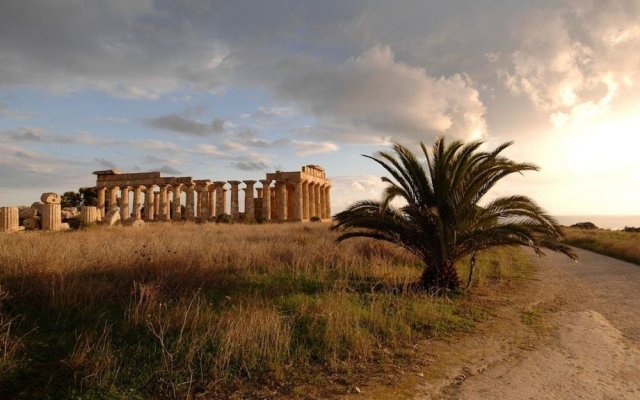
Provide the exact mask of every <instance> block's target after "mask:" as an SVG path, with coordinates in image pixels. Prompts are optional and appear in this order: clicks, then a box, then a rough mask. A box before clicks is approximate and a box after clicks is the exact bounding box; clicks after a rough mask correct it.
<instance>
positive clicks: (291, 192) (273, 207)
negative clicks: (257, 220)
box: [260, 180, 331, 221]
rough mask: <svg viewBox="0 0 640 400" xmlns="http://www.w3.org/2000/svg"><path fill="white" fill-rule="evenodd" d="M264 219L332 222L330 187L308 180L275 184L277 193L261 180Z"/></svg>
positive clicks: (267, 182)
mask: <svg viewBox="0 0 640 400" xmlns="http://www.w3.org/2000/svg"><path fill="white" fill-rule="evenodd" d="M260 182H262V188H263V190H262V215H263V217H264V218H265V219H277V220H279V221H288V220H289V221H291V220H292V221H303V220H309V219H311V218H313V217H318V218H320V219H329V218H331V198H330V191H331V186H330V185H328V184H325V183H318V182H312V181H307V180H299V181H293V182H289V181H276V183H275V187H274V192H273V193H272V192H271V190H270V185H271V181H269V180H262V181H260Z"/></svg>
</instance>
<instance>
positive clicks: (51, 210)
mask: <svg viewBox="0 0 640 400" xmlns="http://www.w3.org/2000/svg"><path fill="white" fill-rule="evenodd" d="M40 200H41V201H42V202H43V203H44V206H43V207H42V230H45V231H58V230H60V228H61V225H62V207H61V206H60V202H61V198H60V196H59V195H57V194H56V193H43V194H42V196H41V197H40Z"/></svg>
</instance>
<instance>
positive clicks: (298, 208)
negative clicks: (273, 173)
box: [290, 181, 304, 221]
mask: <svg viewBox="0 0 640 400" xmlns="http://www.w3.org/2000/svg"><path fill="white" fill-rule="evenodd" d="M295 185H296V186H295V190H294V191H293V195H294V198H293V216H290V217H292V218H290V219H293V220H295V221H302V215H303V214H304V211H303V200H302V181H297V182H296V183H295Z"/></svg>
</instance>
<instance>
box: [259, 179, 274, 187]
mask: <svg viewBox="0 0 640 400" xmlns="http://www.w3.org/2000/svg"><path fill="white" fill-rule="evenodd" d="M271 182H273V179H260V183H262V187H269V186H271Z"/></svg>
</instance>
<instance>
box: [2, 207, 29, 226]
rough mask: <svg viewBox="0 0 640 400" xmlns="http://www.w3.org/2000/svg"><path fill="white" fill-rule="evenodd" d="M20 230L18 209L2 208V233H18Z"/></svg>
mask: <svg viewBox="0 0 640 400" xmlns="http://www.w3.org/2000/svg"><path fill="white" fill-rule="evenodd" d="M19 229H20V217H19V212H18V207H0V232H16V231H18V230H19ZM23 229H24V228H23Z"/></svg>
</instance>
